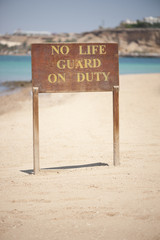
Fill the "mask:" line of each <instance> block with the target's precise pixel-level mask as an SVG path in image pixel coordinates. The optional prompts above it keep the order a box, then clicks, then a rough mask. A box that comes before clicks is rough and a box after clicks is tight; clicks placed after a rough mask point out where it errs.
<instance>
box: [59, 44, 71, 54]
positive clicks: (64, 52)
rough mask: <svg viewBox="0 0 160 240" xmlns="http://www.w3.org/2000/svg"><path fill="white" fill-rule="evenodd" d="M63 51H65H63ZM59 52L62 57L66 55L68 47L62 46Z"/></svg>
mask: <svg viewBox="0 0 160 240" xmlns="http://www.w3.org/2000/svg"><path fill="white" fill-rule="evenodd" d="M64 49H65V51H64ZM60 52H61V53H62V54H64V55H67V54H68V53H69V47H68V46H65V45H63V46H62V47H61V48H60Z"/></svg>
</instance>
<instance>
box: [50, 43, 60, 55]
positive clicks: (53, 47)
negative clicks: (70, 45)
mask: <svg viewBox="0 0 160 240" xmlns="http://www.w3.org/2000/svg"><path fill="white" fill-rule="evenodd" d="M51 48H52V55H54V51H55V52H56V53H57V54H59V45H58V46H57V48H56V46H51Z"/></svg>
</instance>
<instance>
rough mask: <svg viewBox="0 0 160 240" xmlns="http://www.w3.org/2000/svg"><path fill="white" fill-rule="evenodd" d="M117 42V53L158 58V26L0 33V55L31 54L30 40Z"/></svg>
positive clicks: (48, 41) (159, 30)
mask: <svg viewBox="0 0 160 240" xmlns="http://www.w3.org/2000/svg"><path fill="white" fill-rule="evenodd" d="M55 42H66V43H67V42H77V43H79V42H86V43H87V42H88V43H90V42H108V43H110V42H117V43H118V44H119V55H120V56H153V57H160V29H158V28H156V29H151V28H148V29H146V28H143V29H137V28H135V29H133V28H132V29H124V28H119V29H100V30H95V31H91V32H83V33H80V34H76V33H62V34H51V35H23V34H19V35H3V36H0V55H26V54H31V51H30V50H31V44H32V43H55Z"/></svg>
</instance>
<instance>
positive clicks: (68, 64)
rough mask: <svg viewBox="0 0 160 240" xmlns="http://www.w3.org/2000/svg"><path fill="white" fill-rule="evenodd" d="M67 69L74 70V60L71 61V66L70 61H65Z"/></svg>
mask: <svg viewBox="0 0 160 240" xmlns="http://www.w3.org/2000/svg"><path fill="white" fill-rule="evenodd" d="M67 67H68V68H69V69H73V68H74V60H72V64H71V60H67Z"/></svg>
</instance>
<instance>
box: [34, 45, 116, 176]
mask: <svg viewBox="0 0 160 240" xmlns="http://www.w3.org/2000/svg"><path fill="white" fill-rule="evenodd" d="M32 87H33V158H34V173H35V174H37V173H38V172H39V171H40V164H39V115H38V94H39V93H64V92H107V91H112V92H113V163H114V165H115V166H116V165H119V163H120V161H119V63H118V44H116V43H110V44H107V43H70V44H68V43H67V44H66V43H57V44H32Z"/></svg>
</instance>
